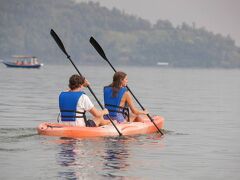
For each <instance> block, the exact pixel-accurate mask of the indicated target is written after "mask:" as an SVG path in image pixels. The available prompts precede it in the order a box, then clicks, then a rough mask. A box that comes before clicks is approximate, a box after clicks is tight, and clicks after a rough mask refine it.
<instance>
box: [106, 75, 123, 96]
mask: <svg viewBox="0 0 240 180" xmlns="http://www.w3.org/2000/svg"><path fill="white" fill-rule="evenodd" d="M126 76H127V74H126V73H124V72H122V71H117V72H115V74H114V75H113V82H112V83H111V84H110V85H109V86H110V87H112V89H113V94H112V97H116V96H117V94H118V91H119V90H120V86H121V83H122V81H123V80H124V78H125V77H126Z"/></svg>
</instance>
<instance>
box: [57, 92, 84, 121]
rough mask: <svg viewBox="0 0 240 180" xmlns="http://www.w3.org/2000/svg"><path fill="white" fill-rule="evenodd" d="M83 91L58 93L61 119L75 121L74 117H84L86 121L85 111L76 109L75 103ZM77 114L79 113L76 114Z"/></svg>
mask: <svg viewBox="0 0 240 180" xmlns="http://www.w3.org/2000/svg"><path fill="white" fill-rule="evenodd" d="M82 94H84V92H81V91H80V92H61V94H60V95H59V109H60V112H61V119H62V121H75V120H76V118H84V121H85V122H86V116H85V111H84V112H79V111H77V103H78V100H79V98H80V97H81V95H82ZM77 114H79V115H77Z"/></svg>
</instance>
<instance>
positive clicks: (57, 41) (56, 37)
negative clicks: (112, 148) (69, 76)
mask: <svg viewBox="0 0 240 180" xmlns="http://www.w3.org/2000/svg"><path fill="white" fill-rule="evenodd" d="M50 34H51V35H52V37H53V39H54V40H55V41H56V43H57V44H58V46H59V48H60V49H61V50H62V51H63V53H64V54H65V55H66V56H67V58H68V59H69V60H70V62H71V63H72V65H73V66H74V68H75V69H76V71H77V72H78V74H79V75H80V76H82V74H81V73H80V71H79V70H78V68H77V66H76V65H75V64H74V62H73V61H72V59H71V57H70V56H69V54H68V53H67V51H66V49H65V47H64V45H63V43H62V41H61V39H60V38H59V37H58V35H57V34H56V33H55V32H54V30H53V29H51V31H50ZM87 88H88V90H89V91H90V92H91V94H92V95H93V96H94V98H95V99H96V101H97V102H98V104H99V106H100V107H101V108H102V109H104V108H103V106H102V104H101V103H100V101H99V100H98V98H97V97H96V95H95V93H94V92H93V91H92V89H91V87H90V86H89V85H88V86H87ZM107 117H108V119H109V120H110V121H111V123H112V125H113V126H114V128H115V129H116V130H117V132H118V134H119V136H122V133H121V132H120V131H119V130H118V128H117V127H116V125H115V124H114V122H113V120H112V119H111V117H110V116H109V115H108V114H107Z"/></svg>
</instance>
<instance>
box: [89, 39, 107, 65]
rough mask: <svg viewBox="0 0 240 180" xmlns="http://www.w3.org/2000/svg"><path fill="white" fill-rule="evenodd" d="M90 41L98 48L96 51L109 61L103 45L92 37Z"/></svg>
mask: <svg viewBox="0 0 240 180" xmlns="http://www.w3.org/2000/svg"><path fill="white" fill-rule="evenodd" d="M89 42H90V43H91V44H92V46H93V47H94V48H95V49H96V51H97V52H98V53H99V54H100V56H102V58H103V59H105V60H106V61H108V59H107V57H106V55H105V53H104V51H103V49H102V48H101V46H100V45H99V44H98V42H97V41H96V40H95V39H94V38H93V37H91V38H90V39H89Z"/></svg>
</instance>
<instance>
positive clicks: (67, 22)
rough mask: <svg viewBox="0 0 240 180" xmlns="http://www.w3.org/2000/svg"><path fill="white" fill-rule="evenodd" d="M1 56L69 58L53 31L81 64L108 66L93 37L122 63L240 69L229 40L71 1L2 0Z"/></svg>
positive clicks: (48, 59) (237, 51)
mask: <svg viewBox="0 0 240 180" xmlns="http://www.w3.org/2000/svg"><path fill="white" fill-rule="evenodd" d="M0 3H1V4H0V27H1V28H0V56H1V57H0V58H6V57H10V56H11V55H14V54H27V55H35V56H37V57H39V58H40V59H42V60H43V61H44V63H56V62H60V63H63V62H65V61H66V58H65V57H64V55H63V54H62V52H61V51H60V49H59V48H58V47H57V45H56V43H55V42H54V41H53V39H52V37H51V36H50V34H49V32H50V29H51V28H53V29H54V30H55V31H56V32H57V33H58V35H59V36H60V37H61V39H62V40H63V43H64V45H65V47H66V49H67V51H68V52H69V54H70V55H71V56H72V58H73V59H74V60H75V61H76V62H77V63H80V64H103V63H104V62H103V61H101V60H100V59H101V57H100V56H99V55H98V54H97V53H96V52H95V50H94V49H93V47H92V46H91V44H90V43H89V38H90V37H91V36H93V37H95V39H96V40H97V41H98V42H99V43H100V44H101V46H102V47H103V48H104V50H105V52H106V54H107V56H108V58H109V59H110V60H111V62H112V63H113V64H116V65H120V64H121V65H123V64H125V65H150V66H155V65H156V64H157V63H158V62H167V63H168V64H169V66H172V67H207V68H208V67H220V68H240V48H239V47H237V46H236V45H235V42H234V40H232V39H231V38H230V37H229V36H227V37H224V36H222V35H220V34H213V33H212V32H209V31H207V30H206V29H204V28H195V26H194V25H191V26H190V25H188V24H185V23H183V24H182V25H181V26H178V27H176V28H175V27H173V25H172V24H171V23H170V22H169V21H163V20H159V21H158V22H157V23H156V24H154V25H152V24H151V23H150V22H149V21H147V20H144V19H141V18H139V17H136V16H132V15H128V14H125V13H123V12H121V11H120V10H118V9H112V10H109V9H107V8H105V7H101V6H100V4H99V3H93V2H90V3H75V2H74V1H71V0H21V1H19V0H1V2H0Z"/></svg>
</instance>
